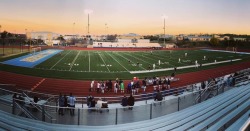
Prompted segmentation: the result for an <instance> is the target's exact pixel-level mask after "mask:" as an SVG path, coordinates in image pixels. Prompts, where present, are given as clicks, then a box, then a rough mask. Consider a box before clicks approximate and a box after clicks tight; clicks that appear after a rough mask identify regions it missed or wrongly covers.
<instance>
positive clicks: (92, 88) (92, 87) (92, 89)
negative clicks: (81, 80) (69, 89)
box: [90, 80, 95, 91]
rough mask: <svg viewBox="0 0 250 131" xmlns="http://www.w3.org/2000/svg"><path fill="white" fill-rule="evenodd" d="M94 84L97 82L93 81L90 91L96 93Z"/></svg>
mask: <svg viewBox="0 0 250 131" xmlns="http://www.w3.org/2000/svg"><path fill="white" fill-rule="evenodd" d="M94 84H95V80H92V81H91V84H90V91H94Z"/></svg>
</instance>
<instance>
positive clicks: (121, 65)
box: [106, 52, 129, 72]
mask: <svg viewBox="0 0 250 131" xmlns="http://www.w3.org/2000/svg"><path fill="white" fill-rule="evenodd" d="M106 53H107V52H106ZM107 54H108V55H109V56H111V57H112V58H113V59H114V60H115V61H116V62H117V63H118V64H120V65H121V66H122V67H123V68H124V69H125V70H127V71H128V72H129V70H128V69H127V68H126V67H124V66H123V65H122V64H121V63H120V62H119V61H117V59H115V58H114V57H113V56H112V55H111V54H110V53H107Z"/></svg>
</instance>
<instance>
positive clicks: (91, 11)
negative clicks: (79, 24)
mask: <svg viewBox="0 0 250 131" xmlns="http://www.w3.org/2000/svg"><path fill="white" fill-rule="evenodd" d="M84 12H85V14H87V15H88V35H89V25H90V24H89V15H90V14H91V13H93V10H90V9H86V10H84Z"/></svg>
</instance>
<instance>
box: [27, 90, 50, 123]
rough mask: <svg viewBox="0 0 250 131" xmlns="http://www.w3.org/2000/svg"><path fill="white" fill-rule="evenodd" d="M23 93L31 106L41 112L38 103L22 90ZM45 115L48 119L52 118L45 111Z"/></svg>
mask: <svg viewBox="0 0 250 131" xmlns="http://www.w3.org/2000/svg"><path fill="white" fill-rule="evenodd" d="M23 95H25V96H26V98H28V100H29V101H30V104H31V105H32V106H34V107H35V108H36V109H37V110H38V111H40V112H42V109H41V107H40V106H39V104H35V102H34V100H32V99H30V97H29V96H28V95H27V94H25V93H24V92H23ZM45 116H46V117H47V118H49V119H50V120H52V119H53V117H52V116H51V115H50V114H49V113H48V112H47V111H45Z"/></svg>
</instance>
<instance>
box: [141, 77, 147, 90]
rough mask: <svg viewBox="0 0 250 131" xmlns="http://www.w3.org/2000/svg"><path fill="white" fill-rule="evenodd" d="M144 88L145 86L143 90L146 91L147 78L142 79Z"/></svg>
mask: <svg viewBox="0 0 250 131" xmlns="http://www.w3.org/2000/svg"><path fill="white" fill-rule="evenodd" d="M142 88H143V92H145V91H146V88H147V83H146V80H145V79H144V80H142Z"/></svg>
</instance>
